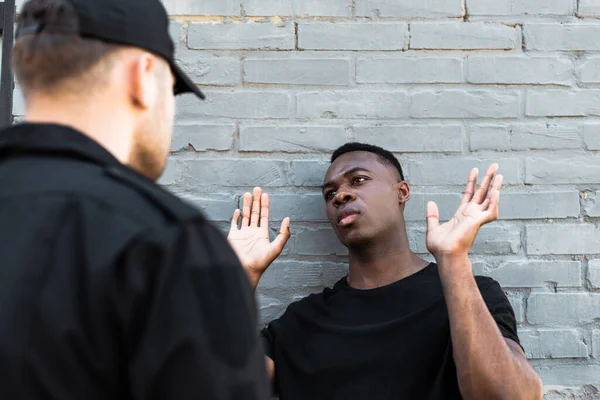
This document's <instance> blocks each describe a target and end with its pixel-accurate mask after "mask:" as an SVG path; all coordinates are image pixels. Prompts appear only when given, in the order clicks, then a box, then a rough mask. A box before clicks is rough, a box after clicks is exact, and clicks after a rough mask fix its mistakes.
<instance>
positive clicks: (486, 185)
mask: <svg viewBox="0 0 600 400" xmlns="http://www.w3.org/2000/svg"><path fill="white" fill-rule="evenodd" d="M498 168H499V165H498V164H496V163H494V164H492V165H490V167H489V168H488V170H487V172H486V173H485V176H484V177H483V181H481V185H480V186H479V189H477V191H476V192H475V194H474V195H473V199H472V201H474V202H476V203H477V204H481V203H482V202H483V201H484V199H485V198H486V196H487V195H488V191H489V189H490V183H491V182H492V179H494V175H496V172H498Z"/></svg>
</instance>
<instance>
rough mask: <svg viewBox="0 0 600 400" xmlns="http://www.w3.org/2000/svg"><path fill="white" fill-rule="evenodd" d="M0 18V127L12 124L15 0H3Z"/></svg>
mask: <svg viewBox="0 0 600 400" xmlns="http://www.w3.org/2000/svg"><path fill="white" fill-rule="evenodd" d="M3 4H4V7H3V9H4V12H3V14H4V15H3V18H2V27H3V28H4V29H3V30H2V69H1V70H0V127H5V126H7V125H12V122H13V91H14V81H13V72H12V65H11V63H12V48H13V40H14V28H13V27H14V18H15V0H5V1H4V3H3Z"/></svg>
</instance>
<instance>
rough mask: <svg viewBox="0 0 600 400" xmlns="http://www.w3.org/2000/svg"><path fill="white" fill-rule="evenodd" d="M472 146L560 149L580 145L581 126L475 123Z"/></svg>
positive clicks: (472, 130)
mask: <svg viewBox="0 0 600 400" xmlns="http://www.w3.org/2000/svg"><path fill="white" fill-rule="evenodd" d="M469 137H470V142H471V150H474V151H476V150H496V151H502V150H545V149H549V150H555V149H556V150H561V149H581V148H582V147H583V141H582V138H581V135H580V134H579V128H578V127H577V126H572V125H557V124H555V123H550V122H547V123H528V124H510V125H505V124H503V125H496V124H494V125H491V124H486V125H474V126H471V128H470V133H469Z"/></svg>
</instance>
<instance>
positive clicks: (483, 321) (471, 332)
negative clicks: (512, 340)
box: [438, 257, 541, 399]
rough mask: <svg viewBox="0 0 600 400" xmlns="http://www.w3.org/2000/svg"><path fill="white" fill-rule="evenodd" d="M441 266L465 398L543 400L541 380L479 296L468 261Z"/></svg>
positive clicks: (455, 357) (448, 260)
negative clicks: (497, 323) (517, 355)
mask: <svg viewBox="0 0 600 400" xmlns="http://www.w3.org/2000/svg"><path fill="white" fill-rule="evenodd" d="M438 263H439V268H440V278H441V281H442V285H443V288H444V295H445V298H446V303H447V307H448V313H449V318H450V331H451V336H452V346H453V349H454V360H455V364H456V369H457V375H458V381H459V386H460V390H461V393H462V395H463V397H465V399H483V398H485V399H505V398H506V399H538V398H540V399H541V397H539V393H538V392H539V383H538V378H537V375H536V374H535V372H534V371H533V369H532V368H531V367H530V366H529V363H527V362H523V361H522V360H521V359H520V358H518V357H516V356H515V354H514V353H513V351H512V350H511V349H510V348H509V346H508V344H507V343H506V341H505V339H504V338H503V336H502V334H501V333H500V330H499V329H498V326H497V325H496V322H495V321H494V319H493V318H492V316H491V314H490V312H489V311H488V309H487V306H486V304H485V302H484V300H483V297H482V296H481V293H480V292H479V288H478V287H477V283H476V282H475V278H474V276H473V273H472V272H471V263H470V261H469V260H468V258H467V257H464V258H458V259H445V260H441V261H438ZM523 359H524V357H523ZM525 361H526V360H525Z"/></svg>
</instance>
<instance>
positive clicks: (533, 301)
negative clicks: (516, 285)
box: [527, 293, 600, 376]
mask: <svg viewBox="0 0 600 400" xmlns="http://www.w3.org/2000/svg"><path fill="white" fill-rule="evenodd" d="M598 318H600V293H532V294H531V295H530V296H529V302H528V313H527V320H528V321H529V322H530V323H532V324H553V325H571V324H580V323H582V324H583V323H589V322H592V321H594V320H595V319H598ZM598 376H600V375H598Z"/></svg>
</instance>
